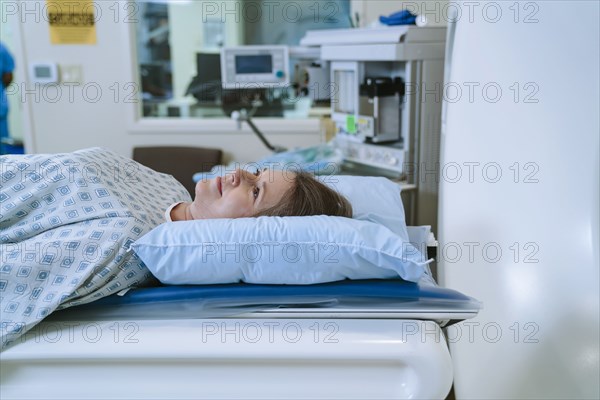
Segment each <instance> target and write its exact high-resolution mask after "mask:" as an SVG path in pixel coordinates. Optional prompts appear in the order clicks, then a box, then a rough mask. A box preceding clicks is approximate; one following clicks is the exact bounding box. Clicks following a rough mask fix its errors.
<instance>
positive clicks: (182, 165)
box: [133, 146, 223, 199]
mask: <svg viewBox="0 0 600 400" xmlns="http://www.w3.org/2000/svg"><path fill="white" fill-rule="evenodd" d="M222 156H223V152H222V151H221V150H219V149H207V148H202V147H178V146H154V147H134V149H133V159H134V160H135V161H137V162H139V163H140V164H142V165H145V166H146V167H149V168H152V169H153V170H155V171H158V172H162V173H165V174H169V175H173V177H174V178H175V179H177V180H178V181H179V182H181V184H182V185H183V186H185V188H186V189H187V190H188V192H190V195H191V196H192V199H193V198H194V195H195V191H194V188H195V186H196V185H195V183H194V181H193V180H192V176H193V175H194V174H195V173H196V172H206V171H210V170H211V168H212V167H214V166H215V165H219V164H221V158H222Z"/></svg>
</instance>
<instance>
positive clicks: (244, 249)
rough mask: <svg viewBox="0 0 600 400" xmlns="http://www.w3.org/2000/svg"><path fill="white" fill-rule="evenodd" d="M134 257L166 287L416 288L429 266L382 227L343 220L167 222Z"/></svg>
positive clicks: (143, 242) (139, 245)
mask: <svg viewBox="0 0 600 400" xmlns="http://www.w3.org/2000/svg"><path fill="white" fill-rule="evenodd" d="M132 247H133V250H134V251H135V252H136V253H137V255H138V256H139V257H140V258H141V259H142V261H143V262H144V264H146V266H147V267H148V268H149V269H150V271H151V272H152V273H153V274H154V276H156V277H157V278H158V279H159V280H160V281H161V282H163V283H166V284H217V283H234V282H239V281H243V282H247V283H263V284H314V283H322V282H332V281H338V280H343V279H346V278H348V279H371V278H381V279H386V278H398V277H401V278H403V279H405V280H408V281H413V282H417V281H418V280H419V279H420V278H421V276H422V275H423V274H424V272H425V269H424V265H426V263H427V261H426V260H425V258H424V257H423V256H422V255H421V253H420V252H419V251H418V250H417V249H416V248H415V247H414V246H413V245H412V244H410V243H409V242H408V240H403V239H402V238H401V237H400V236H398V235H396V234H394V233H393V232H391V231H390V230H389V229H387V228H386V227H384V226H381V225H379V224H375V223H372V222H368V221H358V220H354V219H350V218H343V217H328V216H311V217H259V218H239V219H212V220H197V221H181V222H173V223H165V224H162V225H160V226H158V227H157V228H155V229H153V230H152V231H151V232H150V233H148V234H146V235H145V236H143V237H142V238H140V239H139V240H137V241H136V242H135V243H134V244H133V246H132Z"/></svg>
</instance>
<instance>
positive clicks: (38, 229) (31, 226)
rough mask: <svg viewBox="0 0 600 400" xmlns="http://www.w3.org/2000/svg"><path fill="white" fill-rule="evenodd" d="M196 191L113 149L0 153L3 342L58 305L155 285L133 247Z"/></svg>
mask: <svg viewBox="0 0 600 400" xmlns="http://www.w3.org/2000/svg"><path fill="white" fill-rule="evenodd" d="M179 200H185V201H189V200H190V198H189V193H188V192H187V190H186V189H185V188H184V187H183V186H182V185H181V184H180V183H179V182H178V181H177V180H175V178H173V177H172V176H170V175H166V174H162V173H158V172H156V171H153V170H151V169H149V168H146V167H144V166H142V165H141V164H138V163H136V162H135V161H132V160H130V159H128V158H125V157H121V156H119V155H117V154H115V153H113V152H111V151H109V150H106V149H101V148H92V149H85V150H80V151H76V152H73V153H65V154H54V155H26V156H2V157H0V246H1V248H0V250H1V254H0V322H1V325H0V335H1V342H0V345H1V347H2V348H4V347H5V346H6V345H7V344H9V343H10V342H17V343H18V341H19V337H20V336H21V335H23V334H24V333H25V332H26V331H27V330H29V329H31V328H32V327H33V326H35V325H36V324H37V323H38V322H40V321H41V320H42V319H43V318H45V317H46V316H48V315H49V314H50V313H51V312H53V311H54V310H57V309H62V308H66V307H70V306H74V305H79V304H84V303H88V302H91V301H93V300H96V299H99V298H102V297H105V296H108V295H111V294H113V293H117V292H119V291H121V290H123V289H126V288H128V287H132V286H143V285H147V284H148V283H150V282H152V281H153V278H152V276H151V274H150V273H149V272H148V270H147V268H146V267H145V266H144V264H143V263H142V261H141V260H140V259H139V258H138V257H137V256H136V255H135V254H134V253H133V252H132V251H131V249H130V245H131V244H132V243H133V242H134V241H135V240H137V239H138V238H140V237H141V236H142V235H144V234H146V233H147V232H149V231H150V230H151V229H152V228H154V227H156V226H158V225H159V224H160V223H162V222H164V219H163V213H164V210H165V208H166V207H168V206H169V205H170V204H172V203H173V202H175V201H179Z"/></svg>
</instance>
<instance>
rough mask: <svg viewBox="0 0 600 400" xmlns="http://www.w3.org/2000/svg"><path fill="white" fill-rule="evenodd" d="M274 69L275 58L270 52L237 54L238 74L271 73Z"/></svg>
mask: <svg viewBox="0 0 600 400" xmlns="http://www.w3.org/2000/svg"><path fill="white" fill-rule="evenodd" d="M272 71H273V59H272V57H271V55H270V54H264V55H252V56H236V57H235V73H236V74H269V73H271V72H272Z"/></svg>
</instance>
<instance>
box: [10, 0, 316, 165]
mask: <svg viewBox="0 0 600 400" xmlns="http://www.w3.org/2000/svg"><path fill="white" fill-rule="evenodd" d="M6 3H7V2H3V5H2V7H6ZM10 3H11V5H16V7H12V8H11V9H10V11H11V12H10V13H6V14H9V15H7V20H6V23H7V25H8V26H10V27H11V29H13V31H14V32H15V33H16V35H17V36H19V37H18V38H17V42H18V43H19V44H20V46H19V49H17V50H18V51H16V54H15V57H16V61H17V64H18V65H19V66H20V68H21V69H20V70H19V71H18V74H17V75H16V77H17V79H16V83H17V84H18V85H19V88H20V89H21V90H19V92H18V93H16V94H15V95H13V96H16V97H18V101H20V102H22V103H23V108H24V123H23V133H24V137H25V140H26V143H25V144H26V149H27V151H28V152H38V153H50V152H64V151H72V150H75V149H79V148H84V147H90V146H104V147H109V148H111V149H113V150H115V151H117V152H118V153H120V154H123V155H127V156H130V155H131V152H132V148H133V147H135V146H139V145H190V146H203V147H218V148H222V149H224V150H225V151H226V157H227V158H229V159H235V160H239V161H252V160H256V159H257V158H260V157H263V156H265V155H267V154H269V153H270V152H269V150H267V149H265V148H264V147H263V146H262V144H261V143H260V142H259V141H258V139H257V138H256V137H255V136H253V135H252V134H251V133H249V132H250V131H249V130H248V129H245V130H244V131H237V130H236V126H235V124H234V123H233V122H230V121H226V123H219V122H218V121H215V120H201V119H194V120H191V119H190V120H187V121H179V120H177V121H174V120H169V121H167V122H166V123H161V122H160V121H151V122H155V123H154V124H153V123H151V122H147V121H141V122H137V121H136V110H137V105H136V104H132V103H129V102H127V99H128V98H129V96H130V95H132V94H135V93H133V90H132V89H131V88H129V89H127V88H126V85H128V84H130V83H131V82H135V81H136V80H137V78H136V74H137V70H136V68H134V67H133V66H134V61H135V53H134V49H135V46H134V45H132V43H134V42H133V40H132V34H133V32H134V29H130V28H131V22H129V21H128V20H127V15H128V14H127V11H128V9H127V8H125V6H126V3H125V2H119V3H118V6H119V7H115V4H116V3H115V2H112V1H111V2H103V1H99V2H96V3H95V4H96V6H97V7H99V8H100V10H101V13H100V14H99V15H97V16H96V18H97V21H96V31H97V43H96V44H95V45H52V44H51V43H50V38H49V24H48V22H47V18H46V17H45V15H44V9H45V2H44V1H14V2H10ZM15 8H16V12H15V10H14V9H15ZM116 10H119V12H118V15H117V13H116ZM133 17H134V18H135V17H136V16H135V14H134V15H133ZM115 19H116V21H117V22H115ZM3 23H4V21H3ZM35 61H52V62H56V63H58V64H59V65H79V66H81V67H82V71H83V84H82V85H80V86H76V87H71V88H70V89H71V90H69V87H67V86H64V85H60V86H58V87H56V86H55V87H39V86H38V87H37V88H36V87H35V86H34V85H33V84H32V83H31V82H29V81H28V78H27V76H26V75H27V74H26V73H25V69H24V68H25V66H26V65H28V63H31V62H35ZM98 88H99V89H100V91H101V94H99V95H98V93H99V92H98V90H97V89H98ZM117 88H119V90H117ZM134 97H135V96H134ZM257 123H258V124H259V125H260V126H261V127H263V128H264V131H265V133H266V134H267V137H269V139H270V140H271V141H272V142H273V143H274V144H279V145H282V146H287V147H295V146H305V145H312V144H316V143H318V142H319V140H320V132H319V128H318V126H319V123H318V121H316V120H315V121H295V122H294V123H289V122H287V123H282V122H281V121H279V122H278V121H260V120H257Z"/></svg>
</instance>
